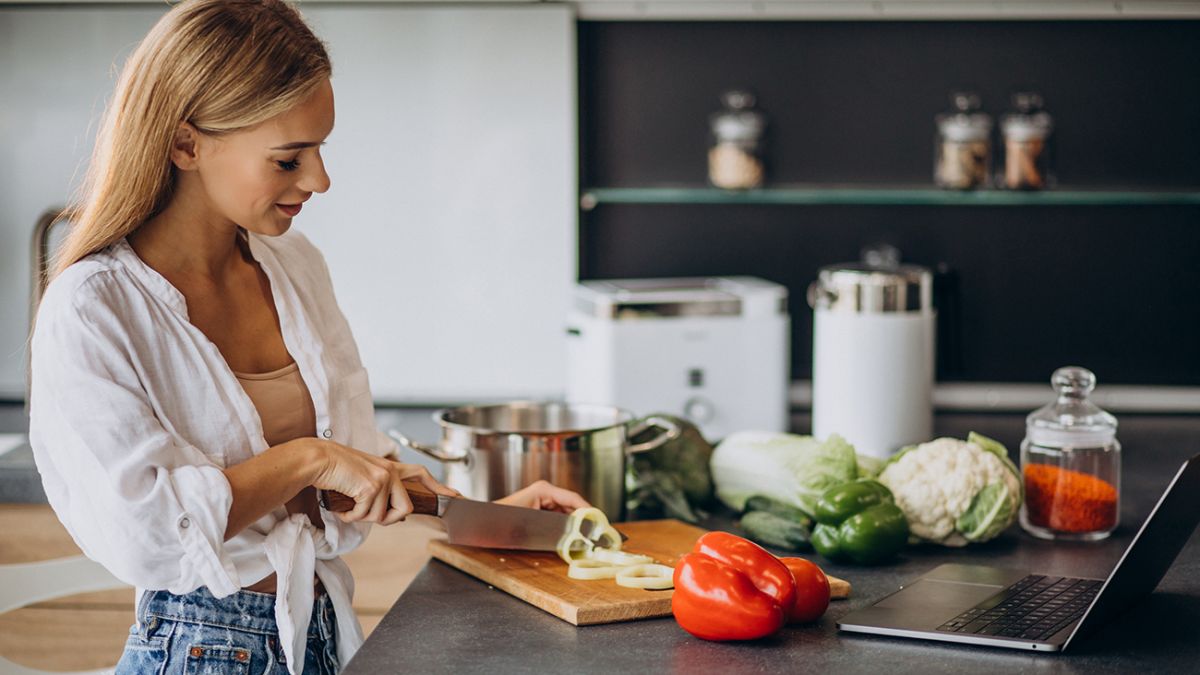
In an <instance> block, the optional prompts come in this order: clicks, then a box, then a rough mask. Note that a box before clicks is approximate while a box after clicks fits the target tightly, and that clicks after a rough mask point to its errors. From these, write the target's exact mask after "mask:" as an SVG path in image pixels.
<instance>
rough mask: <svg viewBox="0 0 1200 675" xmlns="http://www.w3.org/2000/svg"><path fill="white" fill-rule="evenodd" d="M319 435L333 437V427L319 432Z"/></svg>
mask: <svg viewBox="0 0 1200 675" xmlns="http://www.w3.org/2000/svg"><path fill="white" fill-rule="evenodd" d="M321 435H322V436H324V437H325V438H333V429H326V430H325V431H322V432H321Z"/></svg>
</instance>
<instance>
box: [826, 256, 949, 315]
mask: <svg viewBox="0 0 1200 675" xmlns="http://www.w3.org/2000/svg"><path fill="white" fill-rule="evenodd" d="M808 304H809V305H810V306H811V307H812V308H813V309H822V310H828V311H833V312H847V313H853V314H884V313H900V312H913V313H921V314H926V313H929V312H932V311H933V274H932V273H931V272H930V271H929V270H928V269H927V268H925V267H921V266H919V265H896V266H884V267H881V266H878V265H870V264H866V263H848V264H843V265H830V266H828V267H822V268H821V270H820V271H819V272H818V274H817V280H816V281H814V282H813V284H812V285H811V286H809V288H808Z"/></svg>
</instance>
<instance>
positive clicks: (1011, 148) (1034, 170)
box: [1000, 91, 1054, 190]
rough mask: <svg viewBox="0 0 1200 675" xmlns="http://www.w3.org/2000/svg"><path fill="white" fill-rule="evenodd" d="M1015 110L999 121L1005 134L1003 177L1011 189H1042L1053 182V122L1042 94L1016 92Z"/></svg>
mask: <svg viewBox="0 0 1200 675" xmlns="http://www.w3.org/2000/svg"><path fill="white" fill-rule="evenodd" d="M1012 104H1013V112H1010V113H1008V114H1006V115H1005V116H1004V117H1003V118H1001V120H1000V130H1001V132H1002V134H1003V135H1004V178H1003V181H1002V183H1001V185H1002V186H1003V187H1005V188H1008V189H1010V190H1042V189H1044V188H1046V187H1047V186H1048V185H1049V184H1050V183H1051V181H1052V176H1051V173H1050V131H1051V130H1052V129H1053V128H1054V121H1053V119H1052V118H1051V117H1050V114H1049V113H1047V112H1046V111H1045V110H1043V109H1042V97H1041V95H1039V94H1037V93H1035V92H1031V91H1023V92H1018V93H1016V94H1013V99H1012Z"/></svg>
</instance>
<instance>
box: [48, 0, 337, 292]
mask: <svg viewBox="0 0 1200 675" xmlns="http://www.w3.org/2000/svg"><path fill="white" fill-rule="evenodd" d="M331 72H332V70H331V66H330V62H329V55H328V53H327V52H326V49H325V45H324V43H322V42H321V40H319V39H318V38H317V37H316V36H315V35H314V34H313V32H312V31H311V30H310V29H309V28H308V26H307V25H305V23H304V19H303V18H301V16H300V13H299V12H298V11H297V10H296V8H295V7H293V6H292V5H291V4H290V3H288V2H285V1H284V0H185V1H184V2H181V3H179V4H178V5H176V6H175V7H174V8H172V9H171V10H170V11H169V12H167V13H166V14H165V15H164V16H163V17H162V18H161V19H160V20H159V21H158V23H156V24H155V25H154V27H153V28H152V29H150V33H149V34H147V35H146V38H145V39H144V40H142V42H141V44H140V45H138V48H137V49H136V50H135V51H134V52H133V54H132V55H131V56H130V57H129V59H128V60H127V61H126V62H125V66H124V68H123V69H122V71H121V75H120V78H119V79H118V81H117V87H116V91H115V93H114V94H113V97H112V100H111V101H110V102H109V104H108V108H107V110H106V111H105V114H104V118H103V121H102V123H101V126H100V128H99V131H98V133H97V137H96V147H95V150H94V151H93V153H92V160H91V164H90V165H89V167H88V171H87V175H86V177H85V180H84V182H83V185H82V186H81V189H80V191H79V193H78V194H77V196H76V197H75V199H74V200H73V203H72V205H71V207H70V208H68V210H67V214H66V218H67V219H68V220H70V221H71V222H72V227H71V228H70V231H69V233H68V234H67V236H66V238H65V240H64V241H63V243H62V245H61V246H60V247H59V249H58V251H57V253H56V254H55V255H54V257H53V260H52V262H51V264H50V273H49V275H48V281H49V280H53V279H54V278H55V277H57V276H58V275H59V274H61V273H62V271H63V270H65V269H66V268H67V267H69V266H70V265H72V264H73V263H75V262H77V261H78V260H80V259H82V258H84V257H85V256H87V255H89V254H91V253H94V252H96V251H99V250H101V249H103V248H105V247H107V246H109V245H110V244H112V243H113V242H116V241H118V240H120V239H121V238H122V237H125V236H127V235H129V234H130V233H132V232H133V231H134V230H136V229H137V228H138V227H140V226H141V225H142V224H143V223H145V222H146V221H147V220H149V219H150V218H152V217H154V216H155V215H157V214H158V213H159V212H160V211H162V209H163V208H164V207H166V205H167V203H168V202H169V201H170V198H171V194H172V189H173V187H174V182H175V167H174V165H173V164H172V163H171V160H170V156H169V155H170V151H171V147H172V145H173V142H174V138H175V133H176V129H178V127H179V124H180V123H181V122H189V123H191V124H192V125H193V126H195V127H196V128H197V129H198V130H200V131H201V132H203V133H208V134H214V135H219V134H226V133H230V132H234V131H239V130H242V129H247V128H250V127H253V126H255V125H257V124H259V123H261V122H263V121H265V120H267V119H270V118H271V117H274V116H275V115H278V114H280V113H283V112H286V111H287V110H289V109H291V108H293V107H294V106H296V105H297V104H299V103H301V102H303V101H304V100H305V99H307V98H308V97H309V96H310V95H312V93H313V92H314V91H315V90H316V88H317V87H318V86H319V85H320V84H321V83H322V82H323V81H324V80H325V79H326V78H328V77H329V76H330V74H331Z"/></svg>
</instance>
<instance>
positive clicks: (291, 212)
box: [275, 203, 304, 218]
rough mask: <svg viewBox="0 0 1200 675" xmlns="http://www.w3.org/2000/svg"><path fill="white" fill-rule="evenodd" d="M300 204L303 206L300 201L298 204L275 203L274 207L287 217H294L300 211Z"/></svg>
mask: <svg viewBox="0 0 1200 675" xmlns="http://www.w3.org/2000/svg"><path fill="white" fill-rule="evenodd" d="M302 206H304V204H303V203H300V204H276V205H275V208H277V209H279V210H280V211H282V212H283V213H284V215H286V216H287V217H288V218H295V217H296V214H298V213H300V207H302Z"/></svg>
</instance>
